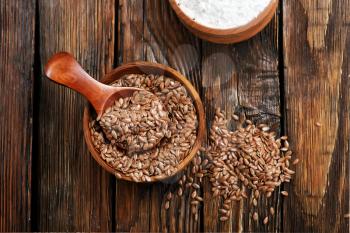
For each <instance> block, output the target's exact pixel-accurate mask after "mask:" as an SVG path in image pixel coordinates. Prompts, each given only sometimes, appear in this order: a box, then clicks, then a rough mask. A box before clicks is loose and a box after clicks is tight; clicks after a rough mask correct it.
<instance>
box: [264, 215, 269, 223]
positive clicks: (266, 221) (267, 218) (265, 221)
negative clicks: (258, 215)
mask: <svg viewBox="0 0 350 233" xmlns="http://www.w3.org/2000/svg"><path fill="white" fill-rule="evenodd" d="M268 222H269V217H265V218H264V224H265V225H266V224H267V223H268Z"/></svg>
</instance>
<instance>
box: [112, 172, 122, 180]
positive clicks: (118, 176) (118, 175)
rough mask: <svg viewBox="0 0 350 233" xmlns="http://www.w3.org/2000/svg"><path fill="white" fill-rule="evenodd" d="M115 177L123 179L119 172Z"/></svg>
mask: <svg viewBox="0 0 350 233" xmlns="http://www.w3.org/2000/svg"><path fill="white" fill-rule="evenodd" d="M114 175H115V177H117V178H118V179H121V178H122V175H120V174H119V172H115V173H114Z"/></svg>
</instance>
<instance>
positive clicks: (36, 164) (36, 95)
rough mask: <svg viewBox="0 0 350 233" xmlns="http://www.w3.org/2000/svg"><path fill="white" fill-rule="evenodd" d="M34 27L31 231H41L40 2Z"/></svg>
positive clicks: (36, 8) (36, 10)
mask: <svg viewBox="0 0 350 233" xmlns="http://www.w3.org/2000/svg"><path fill="white" fill-rule="evenodd" d="M34 25H35V27H34V64H33V140H32V180H31V182H32V196H31V216H30V217H31V231H37V232H38V231H40V229H39V221H40V219H39V218H40V202H39V195H38V193H39V192H38V191H39V180H38V179H37V178H38V177H39V174H40V161H39V156H38V153H39V150H38V148H39V127H40V119H39V115H40V114H39V112H40V92H41V66H42V64H41V57H40V14H39V0H36V1H35V24H34Z"/></svg>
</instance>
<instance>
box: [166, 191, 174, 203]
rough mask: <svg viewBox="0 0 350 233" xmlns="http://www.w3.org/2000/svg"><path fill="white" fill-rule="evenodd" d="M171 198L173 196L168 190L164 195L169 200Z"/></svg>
mask: <svg viewBox="0 0 350 233" xmlns="http://www.w3.org/2000/svg"><path fill="white" fill-rule="evenodd" d="M172 198H173V194H172V193H171V192H169V193H168V194H167V196H166V199H167V200H169V201H170V200H171V199H172Z"/></svg>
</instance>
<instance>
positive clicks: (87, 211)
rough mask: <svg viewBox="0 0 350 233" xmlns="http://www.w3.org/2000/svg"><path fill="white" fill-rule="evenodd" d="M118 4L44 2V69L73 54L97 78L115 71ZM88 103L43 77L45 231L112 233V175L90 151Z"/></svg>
mask: <svg viewBox="0 0 350 233" xmlns="http://www.w3.org/2000/svg"><path fill="white" fill-rule="evenodd" d="M114 2H115V1H114V0H105V1H102V0H98V1H95V0H77V1H70V0H40V1H39V12H40V55H41V56H40V58H41V61H42V66H43V65H44V64H45V63H46V62H47V61H48V58H49V57H50V56H52V55H53V54H54V53H56V52H59V51H67V52H69V53H71V54H73V55H74V56H75V57H76V58H77V60H78V61H79V62H80V64H81V65H82V67H83V68H84V69H85V70H86V71H87V72H88V73H89V74H90V75H91V76H92V77H94V78H96V79H98V78H99V77H101V76H102V75H103V74H105V73H107V72H108V71H110V70H111V69H112V63H113V50H114V28H115V27H114V26H115V22H114V19H115V12H114V9H115V8H114ZM85 103H86V101H85V100H84V99H83V97H82V96H79V95H78V94H77V93H75V92H73V91H71V90H69V89H67V88H64V87H62V86H58V85H57V84H55V83H53V82H51V81H49V80H48V79H47V78H45V77H42V79H41V90H40V103H39V104H40V107H39V111H40V114H39V126H38V127H39V141H40V146H39V148H38V153H39V154H38V155H36V156H38V163H39V165H38V169H39V171H38V174H39V177H36V179H37V182H39V185H38V186H37V187H38V190H37V191H36V193H38V197H36V198H37V199H38V205H39V206H38V207H37V208H39V211H38V212H36V214H37V216H35V217H36V218H37V222H38V223H37V224H38V226H37V228H38V230H40V231H109V230H111V217H112V216H111V207H112V203H111V200H112V199H111V198H112V197H111V194H112V192H111V189H112V187H111V185H110V181H111V177H110V176H109V175H108V174H107V173H106V172H104V171H103V170H102V168H100V167H99V166H98V164H97V163H96V162H95V161H94V160H93V159H92V157H91V156H90V154H89V153H88V150H87V147H86V145H85V142H84V137H83V130H82V116H83V107H84V105H85Z"/></svg>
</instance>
